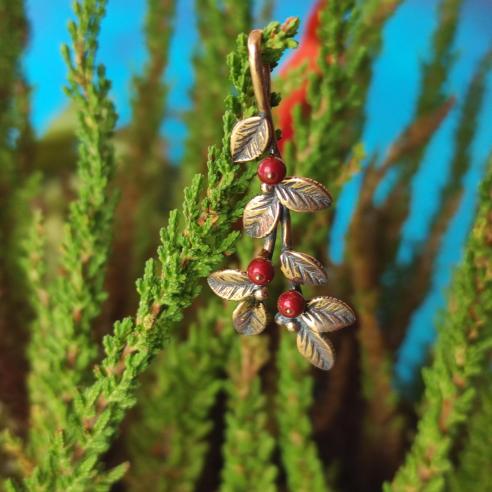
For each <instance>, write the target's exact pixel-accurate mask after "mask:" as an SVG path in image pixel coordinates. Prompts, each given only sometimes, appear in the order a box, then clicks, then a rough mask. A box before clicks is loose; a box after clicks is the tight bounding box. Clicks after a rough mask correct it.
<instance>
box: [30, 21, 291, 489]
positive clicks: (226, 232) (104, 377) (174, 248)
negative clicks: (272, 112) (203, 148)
mask: <svg viewBox="0 0 492 492" xmlns="http://www.w3.org/2000/svg"><path fill="white" fill-rule="evenodd" d="M297 27H298V21H297V19H288V20H287V21H286V22H285V23H284V24H283V25H280V24H279V23H271V24H270V25H269V26H267V27H266V28H265V30H264V31H263V35H264V38H263V45H264V51H263V56H264V61H265V63H269V64H270V65H274V64H275V63H276V62H277V61H278V59H279V57H280V55H281V54H282V53H283V51H284V50H285V49H286V48H288V47H294V46H295V45H296V43H295V41H293V40H292V36H294V35H295V33H296V31H297ZM228 62H229V66H230V69H231V79H232V81H233V83H234V85H235V87H236V89H237V94H236V95H235V96H230V97H228V98H227V99H226V108H227V109H226V112H225V114H224V119H223V123H224V135H223V139H222V143H221V145H220V147H212V148H211V149H210V152H209V165H208V182H207V187H206V188H205V186H204V179H203V176H201V175H197V176H195V178H194V180H193V182H192V184H191V185H190V186H189V187H188V188H187V189H186V190H185V198H184V202H183V208H182V211H181V213H180V214H179V213H178V211H173V212H172V213H171V214H170V217H169V223H168V226H167V227H166V228H165V229H163V230H162V232H161V245H160V246H159V248H158V260H157V261H156V260H149V261H148V262H147V264H146V268H145V273H144V275H143V277H142V278H141V279H140V280H139V281H138V284H137V289H138V292H139V295H140V302H139V307H138V310H137V313H136V316H135V318H134V319H132V318H125V319H123V320H122V321H120V322H117V323H116V324H115V326H114V332H113V335H111V336H106V337H105V338H104V349H105V357H104V359H103V361H102V363H101V365H100V366H99V368H98V369H97V370H96V381H95V382H94V383H93V384H92V385H90V386H89V387H87V388H86V389H85V390H83V391H82V392H81V393H80V395H79V397H78V398H77V399H76V400H75V401H74V405H73V407H72V408H71V422H70V426H68V427H67V428H66V429H65V430H64V432H63V433H62V434H54V433H52V435H51V445H50V447H49V449H48V452H46V453H45V459H44V460H43V461H41V462H40V464H39V466H38V468H37V470H36V471H35V472H34V473H33V474H32V476H31V477H29V478H27V479H26V480H25V482H24V483H25V486H26V487H27V488H28V489H29V490H44V489H46V488H48V489H49V490H54V491H58V490H63V491H65V492H74V491H79V490H80V491H83V490H87V488H88V487H89V486H90V484H91V483H92V480H93V478H94V476H95V474H96V471H97V468H98V466H99V460H100V457H101V455H102V454H103V453H104V452H105V451H106V450H107V449H108V447H109V445H110V443H111V440H112V439H113V437H114V434H115V432H116V431H117V429H118V426H119V424H120V423H121V420H122V419H123V417H124V415H125V414H126V412H127V411H128V409H129V408H131V407H132V406H133V405H134V404H135V390H136V387H137V379H138V376H139V375H140V374H142V373H143V372H144V371H145V370H146V369H147V368H148V366H149V364H150V362H151V361H152V359H154V357H155V356H156V355H157V353H158V352H159V351H160V350H161V349H162V346H163V343H164V340H165V337H166V333H167V331H168V330H169V328H170V327H171V325H173V324H174V323H175V322H176V321H179V320H180V319H181V318H182V313H183V310H184V309H185V308H187V307H188V306H189V305H190V304H191V302H192V300H193V299H194V298H195V297H196V296H197V295H198V293H199V292H200V285H198V280H199V279H200V278H203V277H206V276H207V275H208V274H209V273H210V272H211V271H212V270H213V269H215V268H216V267H217V266H218V265H219V263H220V262H221V260H222V255H223V254H224V253H227V252H230V251H231V250H232V249H233V247H234V243H235V241H236V239H237V237H238V234H237V233H236V232H231V226H232V224H233V223H234V222H235V221H236V220H237V218H238V217H239V216H240V214H241V212H242V204H243V200H241V197H243V196H244V193H245V191H246V190H247V188H248V185H249V181H250V179H251V177H252V174H253V173H252V172H246V173H243V172H242V170H241V168H240V166H237V165H236V164H233V163H232V162H231V157H230V151H229V140H230V135H231V131H232V127H233V125H234V123H235V121H236V119H238V118H240V117H243V116H244V115H249V114H252V113H254V112H255V106H254V104H253V94H252V85H251V79H250V75H249V67H248V62H247V46H246V36H244V35H243V36H240V37H239V38H238V44H237V48H236V51H235V52H233V54H232V55H230V57H229V59H228ZM180 217H181V218H182V221H181V223H180V220H179V218H180ZM67 469H72V470H73V472H72V473H69V474H66V473H64V472H63V470H67Z"/></svg>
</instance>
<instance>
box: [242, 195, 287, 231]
mask: <svg viewBox="0 0 492 492" xmlns="http://www.w3.org/2000/svg"><path fill="white" fill-rule="evenodd" d="M279 216H280V203H279V202H278V200H277V198H276V196H275V195H274V194H273V193H265V194H263V195H258V196H255V197H254V198H253V199H252V200H251V201H250V202H249V203H248V204H247V205H246V207H245V209H244V214H243V227H244V230H245V232H246V234H248V236H251V237H256V238H260V237H265V236H268V234H270V233H271V232H272V231H273V229H274V228H275V226H276V225H277V221H278V218H279Z"/></svg>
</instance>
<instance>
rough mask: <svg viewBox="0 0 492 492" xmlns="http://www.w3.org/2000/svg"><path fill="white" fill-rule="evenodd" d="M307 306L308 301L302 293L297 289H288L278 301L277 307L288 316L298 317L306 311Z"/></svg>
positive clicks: (282, 313)
mask: <svg viewBox="0 0 492 492" xmlns="http://www.w3.org/2000/svg"><path fill="white" fill-rule="evenodd" d="M305 307H306V301H305V299H304V297H302V294H300V293H299V292H297V291H296V290H288V291H287V292H284V293H283V294H280V297H279V298H278V301H277V308H278V311H279V313H280V314H281V315H282V316H285V317H286V318H296V317H297V316H299V315H300V314H302V313H303V312H304V308H305Z"/></svg>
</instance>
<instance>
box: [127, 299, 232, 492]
mask: <svg viewBox="0 0 492 492" xmlns="http://www.w3.org/2000/svg"><path fill="white" fill-rule="evenodd" d="M221 315H222V316H223V315H224V307H223V303H222V302H220V301H219V300H216V299H211V300H210V301H209V302H208V303H207V305H206V306H203V307H202V308H201V309H200V310H199V312H198V316H197V320H198V321H196V322H195V323H193V325H192V326H191V328H190V329H189V333H188V334H187V338H186V340H184V341H183V340H180V339H175V340H172V341H170V343H169V345H168V346H167V347H166V348H165V350H164V351H163V353H162V354H161V355H160V356H159V358H158V359H157V360H156V361H155V363H154V364H153V365H152V367H151V369H150V370H149V373H150V374H148V376H149V379H150V381H145V382H144V384H143V385H142V388H141V391H139V404H138V407H137V409H136V410H137V415H138V419H137V420H136V421H135V422H133V423H132V425H131V428H130V435H129V439H128V443H129V450H130V453H131V462H132V466H131V468H130V473H129V476H128V480H129V483H130V484H131V487H132V490H136V491H139V490H141V491H142V492H143V491H148V490H150V489H152V490H155V491H156V492H172V491H173V490H180V491H182V492H186V491H188V492H192V491H193V490H195V489H196V481H197V479H198V477H199V476H200V474H201V472H202V468H203V464H204V462H205V458H206V453H207V451H208V449H209V445H208V442H207V437H208V435H209V433H210V431H211V429H212V426H213V421H212V419H211V416H210V411H211V408H212V406H213V405H214V403H215V401H216V397H217V393H218V392H219V390H221V389H223V380H222V378H221V372H222V371H223V369H224V368H223V365H224V352H227V351H228V350H229V349H228V346H229V342H230V340H231V336H230V333H229V330H228V329H227V328H228V327H222V329H221V327H220V324H221V322H222V319H221ZM227 315H230V313H227Z"/></svg>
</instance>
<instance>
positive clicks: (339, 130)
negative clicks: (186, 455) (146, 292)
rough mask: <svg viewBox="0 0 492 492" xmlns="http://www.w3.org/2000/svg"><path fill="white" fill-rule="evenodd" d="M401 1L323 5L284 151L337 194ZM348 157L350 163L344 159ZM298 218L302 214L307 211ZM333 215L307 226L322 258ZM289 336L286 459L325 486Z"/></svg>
mask: <svg viewBox="0 0 492 492" xmlns="http://www.w3.org/2000/svg"><path fill="white" fill-rule="evenodd" d="M398 4H399V1H393V2H387V3H385V4H384V5H385V8H386V9H387V10H384V9H383V3H382V2H379V1H378V2H369V3H364V5H359V6H356V2H353V1H351V0H346V1H343V2H326V4H325V5H324V7H323V8H322V10H321V13H320V16H321V17H320V19H321V28H320V31H319V38H320V44H321V49H320V53H319V61H318V65H319V69H320V70H319V73H315V74H313V75H312V76H311V77H310V79H309V84H308V92H307V102H308V104H309V106H310V108H311V112H310V113H308V114H307V115H306V114H305V113H304V112H301V108H300V107H298V108H297V109H296V110H295V113H294V124H295V126H294V128H295V131H294V136H295V143H292V144H291V143H290V142H289V143H288V144H287V146H286V154H285V155H286V160H287V161H288V162H289V163H294V162H295V163H296V164H297V167H298V169H296V172H299V173H301V174H304V175H309V176H310V177H312V178H314V179H317V180H319V181H321V182H328V183H329V187H330V192H331V193H332V195H333V196H334V197H336V196H338V194H339V192H340V190H341V188H342V186H343V184H344V183H345V181H346V180H347V179H348V178H349V177H350V175H351V173H353V171H354V168H358V167H360V165H361V160H362V155H363V152H362V151H361V149H360V147H359V146H358V145H357V144H358V141H359V139H360V136H361V131H362V126H363V112H364V102H365V99H366V97H367V88H368V82H369V79H370V77H371V68H370V67H371V62H372V60H374V58H375V57H376V56H377V54H378V53H379V50H380V47H381V31H382V28H383V25H384V23H385V21H386V20H387V19H388V17H389V15H390V13H391V12H392V11H393V10H394V8H396V6H397V5H398ZM359 80H360V81H361V83H359V82H358V81H359ZM351 154H352V155H351ZM289 156H290V157H289ZM348 163H350V166H344V164H348ZM348 168H349V169H350V172H348ZM293 219H294V220H296V219H297V220H298V221H299V222H300V221H302V220H303V218H302V217H297V218H296V217H293ZM329 223H330V219H329V218H328V215H327V214H320V215H319V216H317V217H316V218H315V220H312V222H311V223H310V225H309V226H307V227H306V229H307V230H306V234H305V237H307V238H309V244H308V245H306V247H307V248H309V249H310V250H311V251H312V249H313V247H314V248H315V252H316V256H317V257H319V258H324V259H325V263H326V262H327V258H326V256H327V255H326V237H327V227H328V225H329ZM331 294H333V293H331ZM287 337H288V334H283V336H282V340H281V345H280V347H281V348H280V350H279V353H278V357H279V359H278V364H277V365H278V367H279V373H280V376H279V390H278V391H279V394H280V395H282V396H281V398H282V400H283V401H284V402H285V401H289V402H292V401H295V402H296V404H287V405H285V404H283V405H282V406H280V403H279V406H278V409H279V410H278V411H277V419H278V422H279V430H280V434H281V435H283V436H285V437H284V438H283V444H282V460H283V462H284V466H285V468H286V471H287V477H288V482H289V483H290V484H291V487H292V490H297V489H296V488H295V487H301V486H303V485H302V476H305V480H308V478H306V477H307V476H308V475H310V477H311V478H310V479H309V480H308V481H307V482H305V483H306V484H311V485H312V487H316V488H315V489H314V490H318V489H319V490H326V488H327V485H326V483H325V478H324V474H323V465H322V463H321V462H320V461H319V458H318V456H317V455H318V453H317V450H316V448H315V445H314V443H313V441H312V434H313V429H312V425H311V423H310V421H309V419H307V418H306V413H307V412H308V409H309V408H311V406H312V384H313V383H312V376H311V371H310V368H309V367H308V364H305V363H304V361H300V360H297V359H298V355H297V353H296V350H295V347H294V346H293V345H292V343H288V342H291V340H283V339H285V338H287ZM292 361H296V362H295V363H294V362H292ZM338 375H339V376H340V374H338ZM340 380H341V377H338V379H337V381H336V383H334V384H336V385H337V387H338V388H340V387H341V386H342V385H343V383H341V382H340ZM327 391H330V388H328V390H327ZM340 401H342V400H340ZM295 422H302V424H301V425H299V426H298V428H297V429H296V431H294V430H293V428H292V425H293V424H294V423H295ZM293 432H296V437H295V439H291V438H288V436H291V435H292V433H293ZM300 463H308V465H303V466H301V465H300ZM305 466H309V470H310V472H311V473H310V474H309V473H306V474H305V475H304V474H303V472H302V471H301V470H304V469H305ZM294 485H295V487H294Z"/></svg>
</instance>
